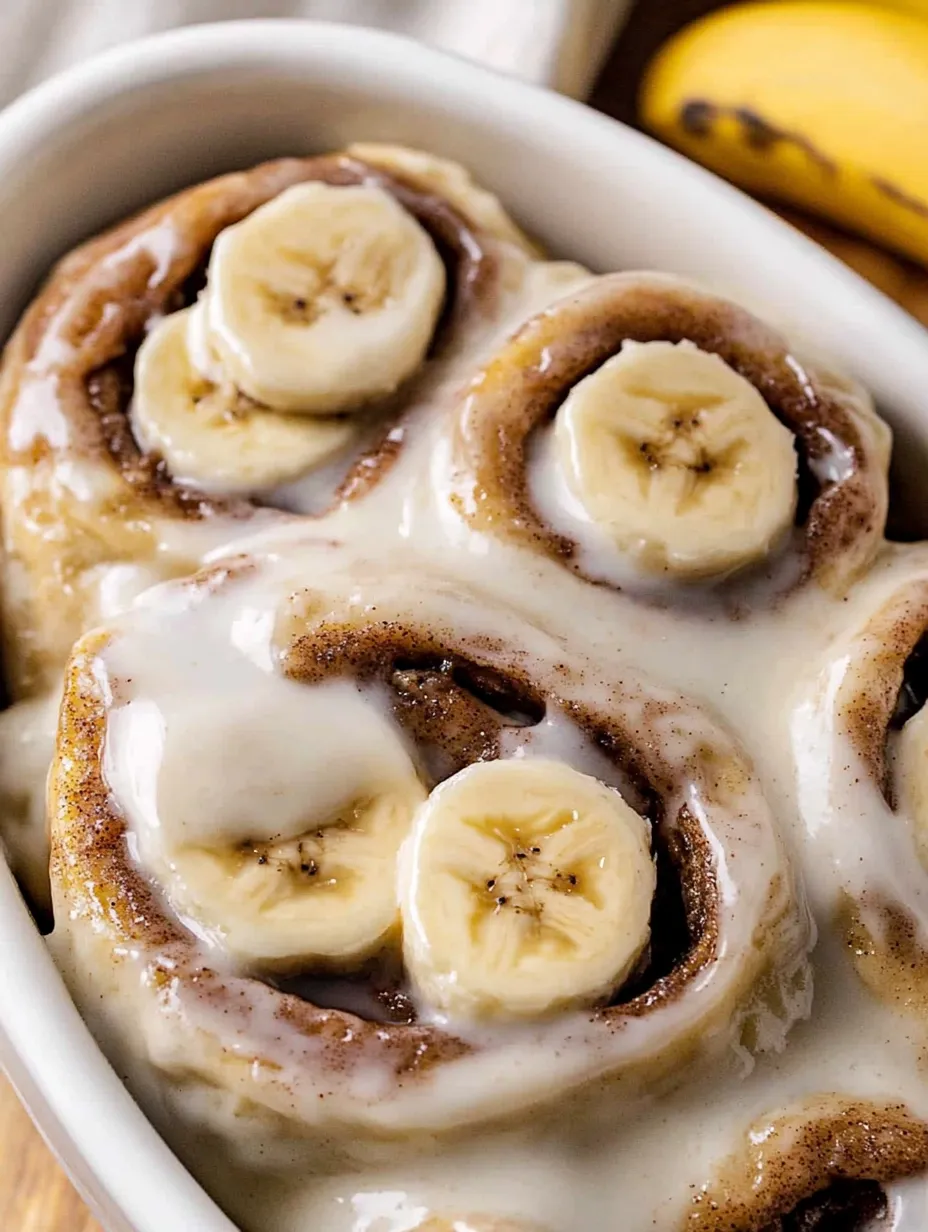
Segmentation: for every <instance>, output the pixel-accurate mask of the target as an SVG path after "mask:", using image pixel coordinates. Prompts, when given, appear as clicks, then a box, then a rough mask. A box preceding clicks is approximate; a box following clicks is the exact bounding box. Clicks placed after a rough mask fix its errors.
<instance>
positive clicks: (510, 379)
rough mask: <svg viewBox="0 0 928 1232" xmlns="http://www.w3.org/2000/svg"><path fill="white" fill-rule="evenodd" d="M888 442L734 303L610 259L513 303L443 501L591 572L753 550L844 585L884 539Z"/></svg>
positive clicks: (684, 577) (463, 430)
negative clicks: (533, 308)
mask: <svg viewBox="0 0 928 1232" xmlns="http://www.w3.org/2000/svg"><path fill="white" fill-rule="evenodd" d="M888 448H889V438H888V433H887V430H886V428H885V425H884V424H883V423H882V421H881V420H879V419H878V418H877V417H876V416H875V415H874V413H873V409H872V406H871V405H870V403H869V399H868V398H867V395H866V394H865V393H864V392H863V391H862V390H860V389H859V388H856V387H854V386H853V385H851V384H849V383H847V382H842V381H839V380H837V379H836V378H834V377H833V376H831V375H830V374H828V373H825V372H819V371H817V370H816V369H815V368H814V367H812V366H810V365H809V364H806V363H803V362H802V361H801V360H800V359H799V358H797V357H796V355H794V354H793V352H792V350H791V348H790V346H789V344H788V343H787V342H786V340H785V339H783V338H782V337H780V336H779V335H778V334H777V333H776V332H775V331H774V330H772V329H770V328H769V327H768V326H766V325H764V324H762V323H761V322H760V321H758V320H757V319H756V318H755V317H753V316H751V315H750V314H749V313H748V312H746V311H744V310H743V309H741V308H738V307H737V306H735V305H734V304H731V303H729V302H727V301H725V300H722V299H719V298H717V297H715V296H712V295H708V294H706V293H705V292H702V291H699V290H697V289H696V288H694V287H691V286H689V285H688V284H686V283H682V282H678V281H676V280H674V279H671V278H669V277H665V276H656V275H650V274H649V275H639V274H614V275H609V276H607V277H604V278H601V279H599V280H597V281H596V282H595V283H594V284H593V285H591V286H588V287H587V288H585V289H582V290H580V291H578V292H577V293H576V294H574V295H572V296H568V297H566V298H565V299H563V300H561V301H560V302H559V303H558V304H557V305H555V306H553V307H551V308H549V309H548V310H546V311H545V312H543V313H541V314H540V315H539V316H537V317H535V318H534V319H533V320H531V321H529V322H527V323H526V324H525V325H524V326H523V327H522V329H521V330H519V331H518V333H517V334H516V335H515V336H514V337H513V338H512V339H511V340H510V341H509V342H508V343H507V344H506V346H504V347H503V348H502V350H500V351H499V352H497V354H496V355H494V356H493V358H492V360H491V361H490V363H489V364H488V365H487V366H486V367H485V368H483V369H482V370H481V371H480V372H479V373H478V375H477V376H476V377H475V378H474V380H473V382H472V383H471V386H470V388H469V390H468V391H467V393H466V395H465V397H464V399H463V402H462V406H461V410H460V417H459V420H458V423H457V425H456V430H455V435H454V444H453V446H452V450H451V458H450V462H449V471H450V477H449V487H450V493H449V500H450V502H451V504H452V506H453V508H454V509H455V510H456V512H457V513H458V514H459V516H460V517H461V518H463V519H464V521H465V522H466V523H467V525H469V526H470V527H471V528H472V529H473V530H475V531H478V532H481V533H484V534H494V535H502V536H505V537H507V538H510V539H513V540H515V541H516V542H518V543H520V544H523V545H525V546H527V547H529V548H531V549H533V550H536V551H540V552H544V553H546V554H547V555H549V556H552V557H554V558H555V559H560V560H562V561H563V562H564V563H565V564H567V565H569V566H570V567H572V568H574V569H575V570H577V571H578V572H579V573H581V574H582V575H583V576H585V577H587V578H590V579H591V580H596V581H604V582H608V583H610V584H613V585H629V584H631V585H632V586H634V585H636V583H637V585H638V586H639V587H640V586H641V585H642V583H647V581H648V579H651V580H652V582H653V579H655V578H664V579H670V580H672V581H676V582H679V581H683V582H692V581H694V580H712V581H714V582H718V581H720V580H725V579H727V578H730V577H731V576H732V575H736V574H739V573H741V572H743V571H744V570H745V569H746V568H747V567H748V566H751V565H753V566H755V568H757V567H760V568H761V569H766V570H767V572H773V573H774V575H775V576H777V578H778V585H780V586H783V585H786V584H787V582H788V584H789V585H795V584H796V583H797V582H799V581H801V580H804V579H805V578H807V577H814V578H816V579H817V580H818V581H820V582H822V583H823V584H826V585H828V586H831V587H833V588H835V589H838V590H840V589H842V588H844V587H845V586H846V585H847V584H848V583H849V582H850V581H851V580H853V578H854V576H855V575H856V574H858V573H859V572H860V570H861V569H863V568H864V567H865V566H866V565H867V563H868V562H869V561H870V560H871V559H872V557H873V555H874V553H875V551H876V549H877V547H878V545H879V542H880V537H881V535H882V533H883V527H884V524H885V520H886V505H887V493H886V467H887V462H888ZM787 550H789V551H790V553H791V554H792V555H793V556H795V557H796V559H795V560H794V561H792V562H791V563H792V567H791V568H785V569H784V568H782V567H781V568H779V570H778V569H777V564H778V558H779V557H781V556H782V555H783V553H784V552H785V551H787ZM636 573H637V574H639V575H640V576H639V577H638V578H637V579H636V576H635V575H636Z"/></svg>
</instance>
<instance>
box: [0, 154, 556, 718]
mask: <svg viewBox="0 0 928 1232" xmlns="http://www.w3.org/2000/svg"><path fill="white" fill-rule="evenodd" d="M361 155H363V157H361ZM536 255H537V254H536V250H535V249H534V248H533V246H532V245H531V244H530V242H529V241H528V240H527V239H525V237H524V236H522V235H521V233H520V232H519V231H518V229H517V228H516V226H515V224H514V223H512V222H511V220H510V219H509V218H508V217H507V215H506V214H505V211H504V210H503V209H502V207H501V206H500V205H499V202H498V201H496V199H495V198H493V197H492V196H491V195H490V194H489V193H486V192H484V191H483V190H481V189H479V188H478V187H477V186H476V185H474V184H473V183H472V181H471V180H470V179H469V177H468V176H467V175H466V173H465V172H464V171H463V169H461V168H460V167H457V166H456V165H454V164H449V163H446V162H444V161H442V160H440V159H436V158H433V157H431V156H428V155H424V154H420V153H418V152H416V151H408V150H403V149H398V148H393V147H388V146H365V147H363V148H362V149H360V150H359V151H353V150H349V151H347V152H346V153H341V154H332V155H324V156H321V157H316V158H302V159H300V158H290V159H281V160H278V161H276V162H273V163H266V164H264V165H263V166H259V167H255V168H254V169H253V170H250V171H245V172H239V173H235V174H233V175H227V176H223V177H221V178H220V179H217V180H213V181H211V182H209V183H206V184H203V185H200V186H198V187H195V188H191V189H188V190H187V191H185V192H182V193H180V194H178V195H177V196H175V197H173V198H171V199H169V200H167V201H165V202H162V203H161V204H159V205H156V206H154V207H152V208H151V209H148V210H146V211H144V212H143V213H141V214H139V215H138V216H137V217H135V218H133V219H130V220H129V221H128V222H125V223H123V224H121V225H119V226H117V227H115V228H114V229H113V230H111V231H109V232H107V233H105V234H104V235H102V236H100V237H99V238H97V239H94V240H91V241H90V242H89V243H87V244H85V245H84V246H83V247H81V248H79V249H77V250H76V251H75V252H73V253H72V254H71V255H70V256H68V257H66V258H65V259H64V260H63V261H61V262H60V264H59V265H58V266H57V268H56V269H55V270H54V272H53V273H52V275H51V277H50V279H49V280H48V282H47V283H46V285H45V287H44V288H43V290H42V291H41V293H40V294H39V295H38V297H37V298H36V300H35V301H34V302H33V304H32V306H31V307H30V308H29V310H28V312H27V313H26V315H25V316H24V318H23V320H22V322H21V324H20V325H19V327H18V329H17V330H16V332H15V333H14V335H13V337H12V339H11V341H10V343H9V344H8V347H7V350H6V355H5V358H4V362H3V372H2V384H0V449H2V453H0V475H2V488H0V504H2V508H3V513H4V547H5V566H4V586H3V597H4V599H3V601H4V612H5V616H4V631H5V637H6V641H7V645H8V653H7V662H8V664H9V677H10V684H11V687H12V688H13V690H14V693H15V694H16V695H17V696H19V695H26V694H29V693H33V692H35V691H37V690H39V689H43V688H47V687H48V686H49V685H50V684H53V683H54V681H55V680H56V678H57V676H58V674H59V673H60V670H61V667H62V665H63V663H64V661H65V659H66V657H67V654H68V651H69V649H70V646H71V644H72V642H73V641H74V639H75V637H76V636H77V635H78V634H79V633H80V632H82V631H83V630H84V629H86V628H87V627H88V626H89V625H91V624H93V623H94V622H95V621H96V620H98V619H100V618H101V617H105V616H106V615H107V614H108V613H109V612H112V611H113V610H115V609H116V608H117V607H118V606H119V603H120V602H121V601H122V599H123V597H124V596H125V595H126V594H130V595H131V594H133V593H136V592H138V591H139V590H141V589H144V587H145V586H146V585H149V584H151V583H152V582H154V581H157V580H158V579H159V577H165V576H170V575H172V574H174V575H176V574H181V573H185V572H188V571H189V570H190V569H191V568H195V567H196V566H197V564H198V562H199V560H200V559H201V557H202V555H203V552H204V550H205V549H206V548H207V547H212V548H215V547H216V546H217V545H218V544H220V543H222V542H223V541H228V540H229V539H231V538H234V537H235V536H236V535H237V534H240V533H241V531H242V524H243V522H247V521H249V520H250V521H253V520H254V518H255V517H256V515H260V516H261V517H263V518H267V517H269V516H273V515H272V512H271V511H272V510H273V509H274V508H275V507H276V508H277V509H279V510H283V511H289V512H291V513H294V512H296V513H301V512H302V513H307V512H314V511H318V510H319V509H320V508H323V507H324V506H325V504H326V503H327V502H329V501H330V500H331V499H333V498H335V494H336V493H337V491H338V489H339V485H341V495H342V497H344V498H345V499H347V498H351V497H353V498H358V497H359V496H360V495H362V494H363V493H364V492H366V491H368V490H369V489H370V487H371V486H372V485H373V484H374V483H376V482H377V480H378V478H379V477H380V476H381V475H382V474H383V473H384V472H385V471H386V470H387V469H388V468H389V466H390V464H391V463H392V461H393V460H395V457H396V455H397V453H398V451H399V449H400V448H401V446H402V443H403V435H404V434H403V428H402V426H401V420H402V417H403V414H404V412H405V411H406V410H407V409H408V408H410V407H412V406H414V405H418V404H420V403H423V402H425V403H427V402H429V400H430V399H432V398H436V397H438V398H440V394H439V392H438V391H439V389H440V387H441V386H442V382H443V380H447V379H448V377H449V374H450V373H451V372H453V370H454V367H455V364H457V365H458V366H460V364H461V363H462V357H463V356H464V355H466V354H473V353H477V354H479V352H480V348H481V345H482V341H481V340H482V339H485V337H486V336H488V335H493V334H494V332H495V333H498V331H499V329H500V327H501V322H502V321H503V320H504V319H505V318H506V315H507V311H511V301H512V300H513V299H514V298H516V299H517V298H518V293H519V290H520V288H522V287H523V285H524V284H525V282H526V280H529V281H531V271H532V270H533V269H534V267H535V265H537V264H538V262H536V261H535V260H534V257H535V256H536ZM464 362H466V361H464ZM452 379H453V378H452ZM313 477H316V479H317V482H316V484H315V485H314V483H313V482H311V481H312V480H313Z"/></svg>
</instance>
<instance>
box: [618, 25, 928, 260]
mask: <svg viewBox="0 0 928 1232" xmlns="http://www.w3.org/2000/svg"><path fill="white" fill-rule="evenodd" d="M913 3H914V0H913ZM924 7H925V12H926V14H928V2H926V4H925V6H924ZM640 110H641V116H642V120H643V122H644V124H645V126H646V127H647V128H649V129H650V130H651V131H652V132H654V133H655V134H656V135H657V136H659V137H661V138H662V139H663V140H664V141H666V142H667V143H668V144H671V145H674V146H676V147H677V148H678V149H680V150H682V151H683V152H684V153H685V154H687V155H689V156H690V157H691V158H693V159H695V160H696V161H698V162H701V163H703V164H704V165H705V166H707V167H710V168H712V169H713V170H714V171H717V172H719V173H720V174H721V175H723V176H724V177H725V178H726V179H729V180H731V181H733V182H734V183H736V184H738V185H740V186H741V187H743V188H746V189H748V190H749V191H751V192H753V193H756V194H759V195H762V196H765V197H767V198H768V199H771V200H774V201H781V202H786V203H789V204H792V205H796V206H799V207H801V208H803V209H805V210H808V211H810V212H812V213H814V214H817V215H819V216H821V217H823V218H826V219H829V220H830V221H832V222H835V223H838V224H839V225H841V226H844V227H846V228H848V229H849V230H851V231H852V232H855V233H857V234H860V235H865V236H868V237H869V238H871V239H874V240H876V241H878V242H879V243H881V244H885V245H887V246H888V247H890V248H892V249H894V250H895V251H897V252H900V253H902V254H904V255H906V256H909V257H912V258H914V259H915V260H917V261H920V262H926V263H928V16H925V17H922V16H919V15H917V14H914V15H913V14H911V13H908V12H900V11H897V10H896V9H893V8H887V7H881V6H876V5H869V4H853V3H840V2H818V3H812V2H806V0H795V2H789V0H784V2H783V3H773V4H770V3H752V4H742V5H737V6H735V7H733V8H729V9H724V10H722V11H721V12H718V13H715V14H713V15H711V16H709V17H707V18H704V19H702V20H701V21H698V22H696V23H694V24H693V25H691V26H689V27H687V28H685V29H684V30H683V31H681V32H680V33H679V34H678V35H676V36H675V37H674V38H673V39H671V40H670V41H669V42H668V43H667V44H666V45H665V46H664V47H663V48H662V49H661V51H660V52H659V53H658V55H657V56H656V58H655V59H654V61H653V62H652V63H651V65H650V66H649V68H648V70H647V72H646V74H645V78H644V80H643V83H642V92H641V96H640Z"/></svg>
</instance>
